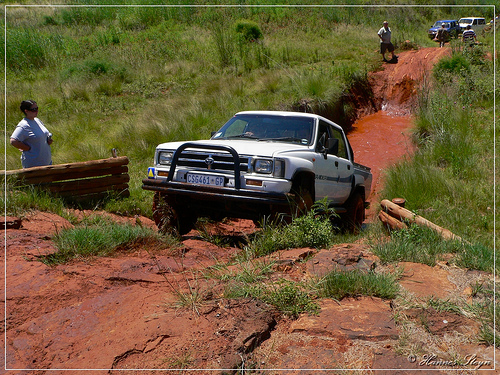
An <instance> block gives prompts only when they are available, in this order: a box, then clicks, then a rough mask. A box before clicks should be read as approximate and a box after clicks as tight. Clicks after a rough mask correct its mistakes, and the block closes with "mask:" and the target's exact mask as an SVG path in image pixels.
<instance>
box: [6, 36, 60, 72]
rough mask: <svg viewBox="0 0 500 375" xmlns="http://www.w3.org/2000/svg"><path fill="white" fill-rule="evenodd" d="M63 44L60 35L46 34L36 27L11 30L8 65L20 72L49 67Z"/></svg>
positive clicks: (7, 38) (7, 41) (7, 42)
mask: <svg viewBox="0 0 500 375" xmlns="http://www.w3.org/2000/svg"><path fill="white" fill-rule="evenodd" d="M62 45H63V40H62V37H61V36H60V35H50V34H44V33H41V32H39V31H38V30H36V29H24V30H9V31H8V32H7V37H6V48H5V52H6V55H5V58H6V60H7V66H8V67H9V69H12V70H13V71H16V72H20V73H21V72H23V73H25V72H26V71H30V70H33V69H36V70H38V69H43V68H47V67H48V66H49V65H50V64H52V63H54V62H55V58H56V56H55V55H57V53H58V52H59V50H60V49H62ZM3 52H4V51H2V56H1V57H2V58H3V57H4V56H3Z"/></svg>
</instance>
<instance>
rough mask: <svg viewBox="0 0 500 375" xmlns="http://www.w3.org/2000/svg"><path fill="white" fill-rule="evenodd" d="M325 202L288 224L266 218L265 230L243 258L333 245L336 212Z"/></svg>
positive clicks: (252, 243)
mask: <svg viewBox="0 0 500 375" xmlns="http://www.w3.org/2000/svg"><path fill="white" fill-rule="evenodd" d="M325 204H326V201H324V202H317V203H316V204H315V205H314V206H313V207H312V209H311V210H310V211H309V212H307V213H306V214H304V215H302V216H298V217H295V218H293V220H292V221H291V223H290V224H287V225H284V223H283V222H281V221H275V222H272V221H271V222H270V221H264V222H263V228H262V231H260V232H258V233H257V235H256V237H255V238H254V239H253V240H252V241H251V242H250V244H249V245H248V246H247V247H246V248H245V251H244V254H243V257H244V258H247V259H251V258H255V257H260V256H264V255H268V254H270V253H272V252H274V251H276V250H282V249H291V248H299V247H313V248H322V247H328V246H330V245H331V244H332V243H333V242H334V238H335V234H336V233H337V232H338V231H337V228H335V227H333V226H332V219H333V217H334V216H335V214H334V213H333V212H331V211H329V210H328V208H326V209H325V207H324V206H325Z"/></svg>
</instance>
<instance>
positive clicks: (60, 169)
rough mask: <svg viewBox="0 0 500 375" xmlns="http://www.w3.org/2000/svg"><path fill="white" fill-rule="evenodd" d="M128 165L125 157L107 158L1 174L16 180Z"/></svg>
mask: <svg viewBox="0 0 500 375" xmlns="http://www.w3.org/2000/svg"><path fill="white" fill-rule="evenodd" d="M128 163H129V160H128V157H127V156H120V157H117V158H108V159H100V160H91V161H84V162H78V163H68V164H55V165H46V166H43V167H33V168H25V169H16V170H11V171H5V172H3V173H4V175H5V176H17V177H18V178H32V177H40V176H48V175H64V174H65V173H68V172H70V171H71V172H75V173H79V172H85V171H89V170H98V169H100V168H110V167H113V166H120V165H127V164H128Z"/></svg>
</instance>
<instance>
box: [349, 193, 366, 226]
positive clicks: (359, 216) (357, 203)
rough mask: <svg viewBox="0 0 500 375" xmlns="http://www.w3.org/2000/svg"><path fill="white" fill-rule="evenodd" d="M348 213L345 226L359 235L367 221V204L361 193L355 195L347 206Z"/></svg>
mask: <svg viewBox="0 0 500 375" xmlns="http://www.w3.org/2000/svg"><path fill="white" fill-rule="evenodd" d="M346 209H347V213H346V214H345V218H344V226H345V227H346V229H348V230H349V231H351V232H354V233H358V232H359V230H360V229H361V226H362V225H363V221H365V202H364V200H363V197H362V196H361V194H360V193H354V195H353V196H352V197H351V198H349V201H348V203H347V204H346Z"/></svg>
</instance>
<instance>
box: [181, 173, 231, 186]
mask: <svg viewBox="0 0 500 375" xmlns="http://www.w3.org/2000/svg"><path fill="white" fill-rule="evenodd" d="M187 182H189V183H190V184H198V185H211V186H224V177H221V176H211V175H208V174H196V173H188V175H187Z"/></svg>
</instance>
